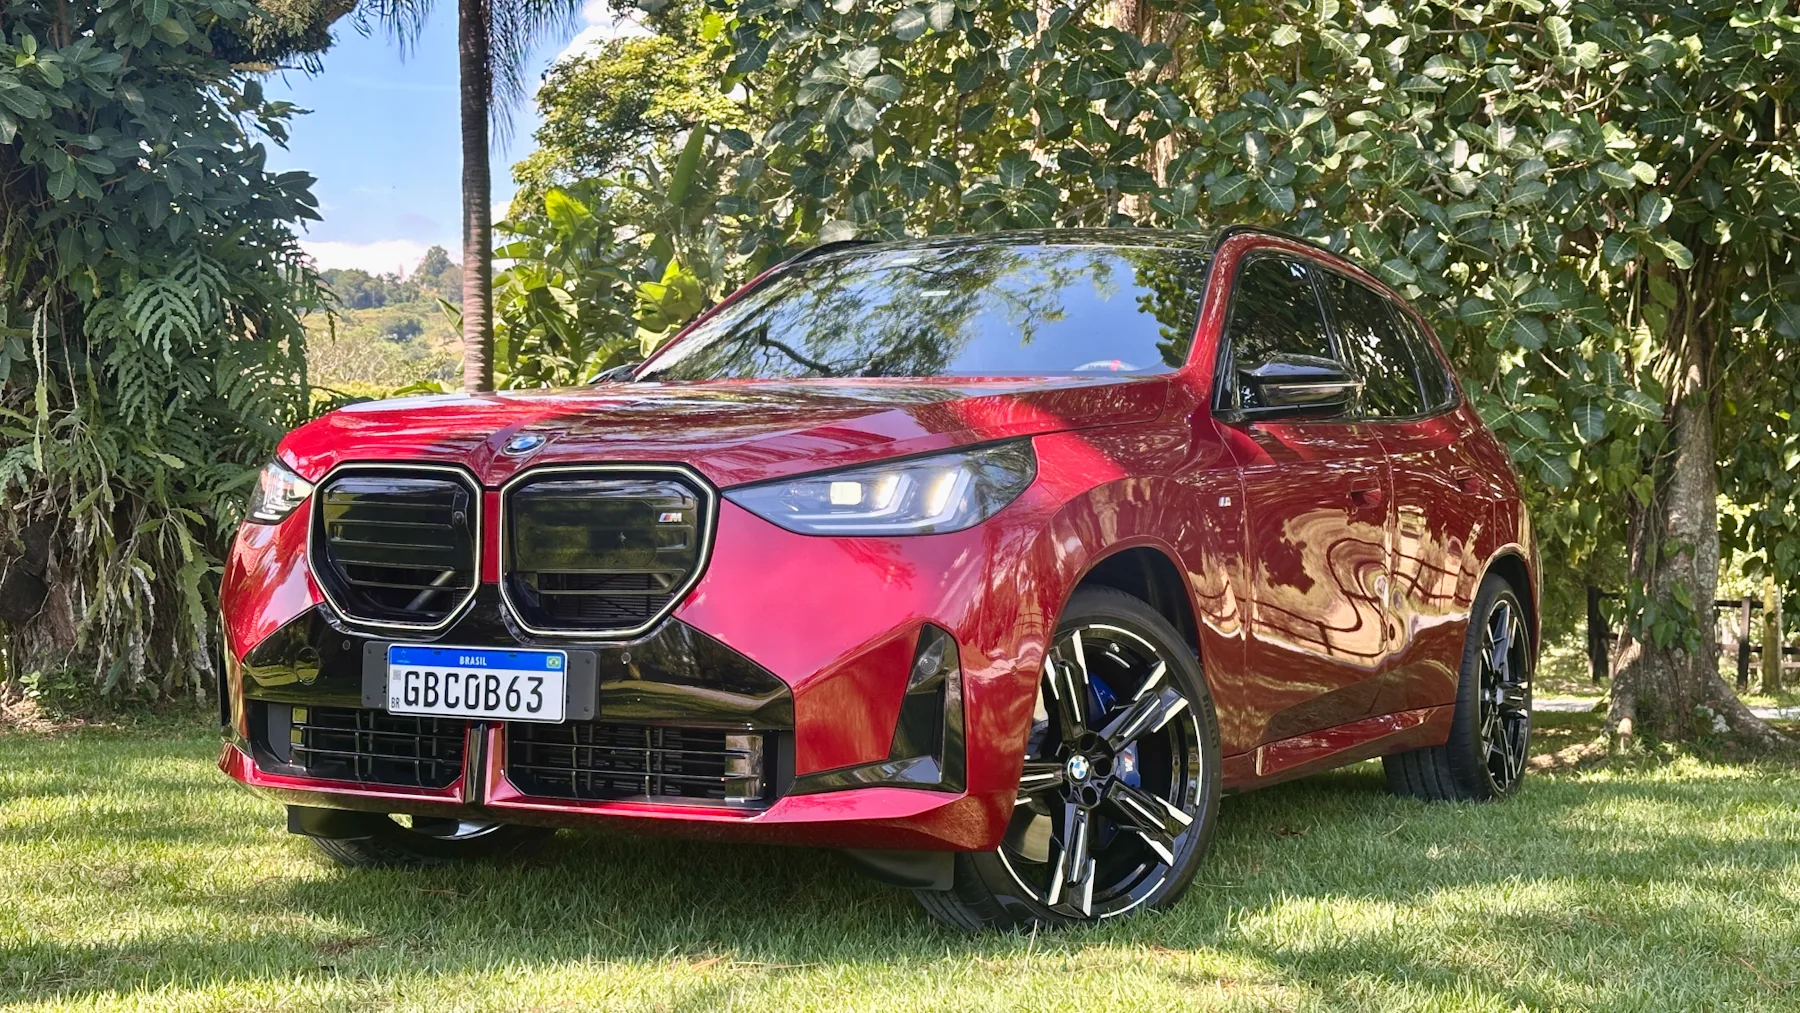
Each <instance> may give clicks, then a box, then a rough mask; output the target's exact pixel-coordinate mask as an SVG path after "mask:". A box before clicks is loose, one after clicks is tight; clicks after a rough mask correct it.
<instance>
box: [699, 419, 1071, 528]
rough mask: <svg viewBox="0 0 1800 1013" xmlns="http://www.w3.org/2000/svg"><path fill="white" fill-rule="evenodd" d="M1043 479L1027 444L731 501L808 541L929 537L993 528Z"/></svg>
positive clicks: (745, 491)
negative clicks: (990, 522)
mask: <svg viewBox="0 0 1800 1013" xmlns="http://www.w3.org/2000/svg"><path fill="white" fill-rule="evenodd" d="M1036 473H1037V458H1036V457H1035V456H1034V455H1033V454H1032V452H1031V444H1030V442H1028V441H1023V440H1021V441H1018V442H1013V443H999V444H994V445H992V446H987V447H978V448H976V449H973V450H963V451H957V452H955V453H950V454H940V455H938V456H936V457H919V458H913V459H910V460H904V461H891V462H887V463H883V464H876V465H869V466H865V467H861V468H851V469H849V470H846V471H832V472H826V473H824V474H821V475H804V476H801V477H800V478H791V479H783V480H781V481H779V482H765V483H763V484H761V485H750V486H745V487H743V488H741V489H732V490H729V491H727V492H726V493H725V498H726V499H728V500H730V501H732V502H733V503H736V504H737V505H738V506H741V507H743V508H744V509H746V510H748V511H750V512H751V513H754V514H756V515H757V516H758V517H761V518H763V519H764V520H768V521H773V522H775V523H776V524H779V525H781V526H782V527H784V528H786V529H788V530H789V531H798V532H799V533H801V534H803V535H929V534H939V533H942V532H945V531H961V530H962V529H963V528H966V527H969V526H970V525H974V524H979V523H981V522H982V521H985V520H987V519H988V518H989V517H992V516H993V515H994V514H995V513H997V512H999V510H1000V508H1001V507H1003V506H1005V505H1006V504H1008V503H1011V502H1012V501H1013V500H1015V499H1017V498H1018V496H1019V494H1020V493H1021V492H1024V491H1025V487H1026V486H1028V485H1030V484H1031V479H1032V476H1033V475H1035V474H1036Z"/></svg>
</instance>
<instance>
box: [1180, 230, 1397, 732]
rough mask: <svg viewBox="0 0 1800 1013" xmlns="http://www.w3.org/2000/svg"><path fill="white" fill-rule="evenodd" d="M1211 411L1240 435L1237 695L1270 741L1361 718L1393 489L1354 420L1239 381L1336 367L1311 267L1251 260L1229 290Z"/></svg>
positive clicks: (1373, 653)
mask: <svg viewBox="0 0 1800 1013" xmlns="http://www.w3.org/2000/svg"><path fill="white" fill-rule="evenodd" d="M1224 345H1225V347H1224V351H1223V353H1222V360H1221V363H1220V366H1221V368H1220V370H1219V372H1218V376H1219V381H1218V384H1217V387H1218V389H1217V391H1216V400H1215V410H1216V411H1217V412H1218V414H1219V416H1220V418H1221V421H1222V422H1223V423H1224V424H1225V425H1227V426H1228V427H1229V428H1231V429H1233V430H1236V431H1237V432H1238V433H1239V434H1240V436H1241V437H1242V438H1240V439H1237V440H1235V441H1233V442H1234V452H1235V453H1236V454H1237V456H1238V463H1239V467H1240V472H1241V474H1242V478H1243V489H1244V499H1245V503H1244V509H1245V519H1246V525H1245V526H1246V531H1245V550H1246V554H1247V556H1248V557H1249V565H1250V571H1251V607H1250V620H1249V623H1248V625H1249V631H1250V636H1249V638H1248V643H1247V647H1246V652H1247V656H1246V658H1245V669H1246V680H1247V681H1246V686H1245V689H1246V690H1247V691H1248V692H1247V693H1246V697H1247V699H1248V701H1249V702H1250V704H1251V706H1252V707H1253V708H1254V709H1255V711H1256V712H1257V715H1258V717H1259V718H1260V723H1261V726H1262V727H1261V732H1260V734H1259V735H1257V736H1256V738H1255V741H1257V742H1259V743H1261V742H1270V741H1274V740H1277V739H1283V738H1287V737H1290V736H1294V735H1299V734H1302V733H1305V732H1310V731H1315V730H1317V729H1320V728H1327V727H1330V726H1333V725H1338V724H1343V723H1345V722H1347V721H1354V720H1356V719H1358V718H1361V717H1363V716H1365V715H1366V714H1368V713H1369V708H1370V707H1371V705H1372V704H1373V702H1374V695H1375V692H1376V689H1377V684H1376V681H1375V680H1376V678H1377V677H1378V676H1379V675H1380V674H1381V673H1382V672H1383V671H1384V669H1385V666H1386V664H1387V658H1388V640H1387V638H1388V633H1387V627H1388V621H1387V620H1388V616H1387V605H1386V603H1387V601H1388V546H1389V535H1390V528H1391V512H1390V510H1391V504H1392V500H1393V490H1392V487H1391V481H1390V479H1389V475H1388V467H1387V461H1386V457H1385V455H1384V453H1383V451H1382V446H1381V442H1380V440H1379V439H1378V438H1377V437H1376V435H1375V433H1374V431H1373V429H1372V428H1371V427H1370V426H1368V425H1366V424H1364V423H1362V422H1361V421H1359V420H1357V419H1356V418H1355V417H1354V416H1353V415H1350V414H1345V415H1341V416H1337V417H1328V418H1320V417H1298V416H1296V417H1285V418H1274V417H1269V416H1266V415H1256V414H1247V415H1242V416H1241V417H1240V416H1239V413H1240V412H1244V411H1246V410H1248V411H1254V410H1255V409H1256V408H1258V407H1259V406H1257V405H1254V404H1251V403H1248V402H1249V401H1250V399H1251V398H1252V397H1253V394H1252V393H1251V392H1250V391H1248V390H1245V389H1241V388H1242V386H1243V385H1241V384H1240V383H1239V377H1240V374H1241V373H1242V372H1247V371H1248V370H1250V369H1252V368H1253V367H1255V366H1256V365H1257V364H1258V363H1259V362H1262V361H1264V360H1266V359H1267V358H1268V357H1269V356H1272V355H1279V354H1289V355H1309V356H1319V357H1323V358H1330V359H1335V360H1338V361H1340V362H1342V361H1343V356H1342V355H1341V352H1340V350H1339V348H1338V347H1337V343H1336V342H1335V341H1334V340H1333V338H1332V335H1331V331H1330V328H1329V327H1328V326H1327V324H1326V318H1325V314H1324V311H1323V308H1322V305H1321V301H1320V293H1319V292H1318V290H1317V287H1316V285H1315V279H1314V269H1313V267H1312V266H1311V265H1310V262H1309V261H1307V260H1304V259H1301V258H1298V257H1292V256H1287V255H1283V254H1272V253H1261V254H1251V255H1250V256H1249V257H1248V258H1247V259H1246V260H1245V262H1244V263H1243V264H1242V265H1241V266H1240V267H1239V269H1238V271H1237V275H1236V278H1235V279H1234V283H1233V293H1232V307H1231V310H1230V316H1229V319H1228V322H1227V324H1226V332H1225V342H1224Z"/></svg>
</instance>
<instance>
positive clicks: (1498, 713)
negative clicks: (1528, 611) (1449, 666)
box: [1382, 577, 1532, 802]
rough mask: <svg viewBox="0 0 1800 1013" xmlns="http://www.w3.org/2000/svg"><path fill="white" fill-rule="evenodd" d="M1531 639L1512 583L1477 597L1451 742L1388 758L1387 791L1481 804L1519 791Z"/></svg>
mask: <svg viewBox="0 0 1800 1013" xmlns="http://www.w3.org/2000/svg"><path fill="white" fill-rule="evenodd" d="M1531 675H1532V671H1531V634H1530V632H1529V631H1528V630H1527V629H1526V626H1525V608H1524V606H1523V605H1521V604H1520V603H1519V596H1518V595H1517V594H1516V593H1514V592H1513V589H1512V588H1511V587H1510V586H1509V585H1507V584H1506V582H1504V581H1501V580H1497V579H1495V578H1492V577H1490V578H1488V579H1487V580H1486V581H1485V582H1483V583H1482V585H1481V589H1480V591H1478V592H1477V593H1476V595H1475V607H1474V608H1473V609H1472V610H1471V612H1470V614H1469V633H1468V638H1467V640H1466V641H1465V642H1464V645H1463V658H1462V673H1461V679H1460V681H1459V683H1458V684H1457V692H1456V710H1455V716H1454V717H1453V718H1452V720H1451V724H1450V741H1448V742H1446V743H1445V744H1443V745H1441V746H1430V747H1427V748H1425V749H1414V750H1411V751H1409V752H1405V753H1396V754H1394V755H1392V756H1384V757H1382V766H1383V767H1384V769H1385V770H1386V773H1387V782H1388V789H1389V790H1390V791H1392V792H1393V793H1394V794H1396V795H1403V796H1409V797H1412V798H1421V799H1425V800H1427V801H1433V802H1454V801H1469V802H1480V801H1487V800H1490V799H1499V798H1505V797H1507V796H1508V795H1511V794H1512V793H1513V792H1515V791H1518V790H1519V783H1520V782H1521V781H1523V780H1524V778H1525V761H1526V758H1527V757H1529V756H1530V755H1531Z"/></svg>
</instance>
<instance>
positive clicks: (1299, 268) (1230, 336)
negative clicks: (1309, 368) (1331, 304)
mask: <svg viewBox="0 0 1800 1013" xmlns="http://www.w3.org/2000/svg"><path fill="white" fill-rule="evenodd" d="M1226 339H1227V345H1228V347H1229V349H1230V356H1231V357H1230V360H1229V363H1228V365H1227V369H1226V371H1225V377H1224V379H1225V382H1226V383H1227V384H1228V385H1229V386H1225V387H1221V394H1222V395H1223V396H1222V397H1221V404H1222V406H1227V407H1231V406H1235V407H1244V408H1253V407H1255V405H1251V404H1239V402H1238V392H1237V372H1238V370H1240V369H1249V368H1250V367H1252V366H1255V365H1256V364H1257V363H1259V362H1262V361H1264V360H1266V359H1267V358H1269V357H1270V356H1271V355H1279V354H1287V355H1314V356H1318V357H1320V358H1325V359H1331V358H1335V355H1334V354H1333V353H1332V348H1331V334H1330V332H1329V331H1328V330H1326V328H1325V315H1324V313H1323V312H1322V311H1321V310H1320V307H1319V297H1318V294H1317V293H1316V292H1315V291H1314V290H1313V283H1312V273H1311V272H1310V271H1308V270H1307V268H1306V265H1305V264H1302V263H1300V262H1299V261H1294V260H1288V259H1286V258H1282V257H1258V258H1256V259H1254V260H1252V261H1250V262H1249V263H1247V264H1245V265H1244V266H1243V267H1241V268H1239V269H1238V274H1237V281H1236V284H1235V285H1234V286H1233V293H1232V301H1231V323H1230V325H1229V329H1228V331H1227V332H1226Z"/></svg>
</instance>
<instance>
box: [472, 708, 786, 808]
mask: <svg viewBox="0 0 1800 1013" xmlns="http://www.w3.org/2000/svg"><path fill="white" fill-rule="evenodd" d="M768 741H769V738H768V736H767V735H765V734H764V733H760V732H742V731H731V730H725V729H715V728H667V727H660V726H649V725H623V724H608V723H604V722H599V721H572V722H569V723H567V724H561V725H538V724H525V723H516V724H509V725H508V726H507V728H506V776H507V778H508V779H509V780H511V781H512V783H513V785H514V786H515V787H517V788H518V789H519V790H520V791H522V792H525V793H526V794H528V795H536V796H539V797H543V798H568V799H578V800H581V801H616V800H620V799H644V800H649V801H658V802H682V801H692V802H723V803H732V804H749V805H755V804H761V803H764V802H766V801H769V800H771V799H770V794H771V793H770V791H769V784H770V781H769V780H768V778H766V777H765V776H764V771H765V763H764V753H765V743H766V742H768Z"/></svg>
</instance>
